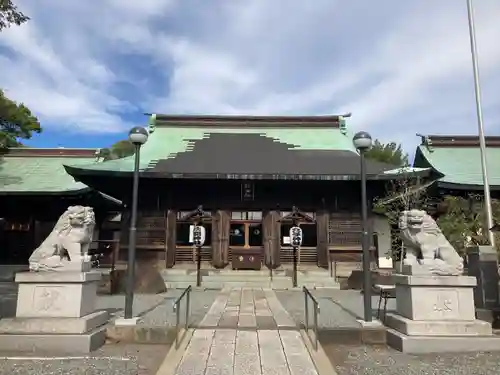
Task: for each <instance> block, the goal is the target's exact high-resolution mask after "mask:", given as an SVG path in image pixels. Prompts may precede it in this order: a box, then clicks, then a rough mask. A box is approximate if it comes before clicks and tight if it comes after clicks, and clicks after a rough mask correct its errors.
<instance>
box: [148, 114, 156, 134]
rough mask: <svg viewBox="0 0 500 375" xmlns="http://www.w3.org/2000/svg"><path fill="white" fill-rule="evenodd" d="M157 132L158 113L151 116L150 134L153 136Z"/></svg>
mask: <svg viewBox="0 0 500 375" xmlns="http://www.w3.org/2000/svg"><path fill="white" fill-rule="evenodd" d="M155 130H156V113H152V114H151V115H150V116H149V123H148V133H149V134H153V133H154V132H155Z"/></svg>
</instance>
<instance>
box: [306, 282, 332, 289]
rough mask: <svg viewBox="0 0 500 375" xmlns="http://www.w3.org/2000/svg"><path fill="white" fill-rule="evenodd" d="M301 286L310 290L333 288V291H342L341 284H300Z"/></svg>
mask: <svg viewBox="0 0 500 375" xmlns="http://www.w3.org/2000/svg"><path fill="white" fill-rule="evenodd" d="M298 285H299V286H305V287H306V288H308V289H316V288H331V289H340V284H339V283H331V284H330V283H327V284H325V283H302V284H301V283H299V284H298Z"/></svg>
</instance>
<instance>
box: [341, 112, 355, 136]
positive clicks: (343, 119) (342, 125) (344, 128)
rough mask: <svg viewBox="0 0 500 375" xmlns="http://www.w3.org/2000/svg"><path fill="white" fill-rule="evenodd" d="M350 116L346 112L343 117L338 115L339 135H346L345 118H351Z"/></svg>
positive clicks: (350, 114) (349, 113)
mask: <svg viewBox="0 0 500 375" xmlns="http://www.w3.org/2000/svg"><path fill="white" fill-rule="evenodd" d="M351 116H352V113H351V112H348V113H346V114H344V115H339V116H338V119H339V129H340V134H342V135H346V134H347V122H346V118H347V117H351Z"/></svg>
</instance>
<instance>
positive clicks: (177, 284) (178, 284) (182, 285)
mask: <svg viewBox="0 0 500 375" xmlns="http://www.w3.org/2000/svg"><path fill="white" fill-rule="evenodd" d="M190 285H191V286H192V287H195V286H196V280H195V281H194V282H187V281H174V282H165V286H166V288H167V289H186V288H187V287H188V286H190Z"/></svg>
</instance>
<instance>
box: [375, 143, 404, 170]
mask: <svg viewBox="0 0 500 375" xmlns="http://www.w3.org/2000/svg"><path fill="white" fill-rule="evenodd" d="M366 157H367V158H369V159H372V160H376V161H380V162H382V163H387V164H392V165H395V166H397V167H401V166H406V165H408V154H407V153H406V152H404V150H403V147H402V146H401V144H397V143H395V142H389V143H385V144H384V143H382V142H380V141H379V140H378V139H376V140H375V142H373V146H372V148H371V149H370V150H369V151H367V152H366Z"/></svg>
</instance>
